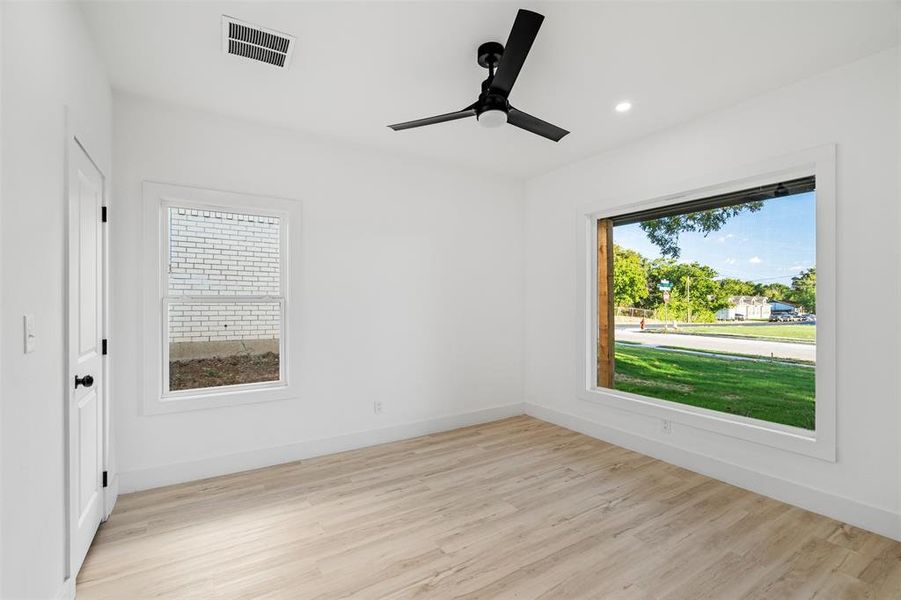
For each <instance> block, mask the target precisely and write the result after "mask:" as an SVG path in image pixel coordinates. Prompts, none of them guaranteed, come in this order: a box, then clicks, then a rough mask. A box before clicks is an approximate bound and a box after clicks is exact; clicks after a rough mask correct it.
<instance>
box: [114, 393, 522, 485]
mask: <svg viewBox="0 0 901 600" xmlns="http://www.w3.org/2000/svg"><path fill="white" fill-rule="evenodd" d="M521 414H523V405H522V404H521V403H519V402H517V403H513V404H506V405H503V406H495V407H492V408H486V409H482V410H476V411H471V412H466V413H459V414H455V415H446V416H441V417H436V418H433V419H426V420H423V421H415V422H412V423H402V424H399V425H392V426H389V427H383V428H379V429H370V430H367V431H358V432H354V433H348V434H344V435H340V436H336V437H330V438H322V439H315V440H305V441H302V442H297V443H294V444H289V445H286V446H278V447H273V448H259V449H256V450H249V451H247V452H241V453H237V454H229V455H226V456H216V457H211V458H205V459H201V460H196V461H190V462H182V463H175V464H170V465H161V466H158V467H151V468H147V469H138V470H134V471H122V472H120V473H119V474H118V478H117V485H118V489H119V491H120V492H121V493H123V494H127V493H130V492H136V491H140V490H147V489H151V488H156V487H162V486H165V485H172V484H176V483H184V482H187V481H196V480H198V479H205V478H207V477H216V476H218V475H227V474H230V473H237V472H240V471H247V470H249V469H258V468H260V467H268V466H272V465H277V464H281V463H286V462H292V461H295V460H302V459H305V458H312V457H314V456H322V455H325V454H334V453H335V452H343V451H345V450H355V449H357V448H366V447H368V446H374V445H376V444H384V443H386V442H396V441H399V440H405V439H410V438H414V437H418V436H421V435H428V434H430V433H437V432H440V431H448V430H451V429H458V428H460V427H467V426H469V425H477V424H479V423H487V422H490V421H497V420H499V419H505V418H507V417H513V416H517V415H521Z"/></svg>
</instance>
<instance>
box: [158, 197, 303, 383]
mask: <svg viewBox="0 0 901 600" xmlns="http://www.w3.org/2000/svg"><path fill="white" fill-rule="evenodd" d="M162 216H163V219H164V221H165V223H164V227H165V230H166V242H167V250H168V252H167V259H168V262H167V265H166V266H167V268H166V270H165V271H166V272H165V277H166V282H165V286H166V295H165V298H164V301H163V313H164V315H163V316H164V318H165V322H166V328H165V334H166V340H165V343H164V345H163V348H164V350H165V351H166V352H167V354H168V360H166V361H164V363H163V366H164V368H165V369H166V371H167V372H166V375H165V376H164V378H163V383H164V386H165V387H164V389H165V391H166V393H167V394H177V393H179V392H192V393H196V392H198V391H201V390H213V391H215V390H216V389H218V388H222V387H226V386H257V387H258V386H267V385H272V384H278V383H281V382H282V381H283V380H284V377H283V371H282V368H281V360H280V358H281V354H282V338H283V337H284V336H283V332H282V321H283V314H284V311H285V295H284V292H283V289H282V276H281V264H282V261H281V252H280V242H281V237H282V236H281V227H282V218H281V217H279V216H277V215H272V214H266V213H251V212H249V211H247V210H244V211H241V212H231V211H224V210H208V209H199V208H195V207H191V206H179V205H178V204H168V205H167V206H165V210H164V211H163V213H162Z"/></svg>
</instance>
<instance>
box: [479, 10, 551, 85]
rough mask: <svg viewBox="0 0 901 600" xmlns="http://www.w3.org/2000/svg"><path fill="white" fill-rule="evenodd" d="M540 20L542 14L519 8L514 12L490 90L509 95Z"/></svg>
mask: <svg viewBox="0 0 901 600" xmlns="http://www.w3.org/2000/svg"><path fill="white" fill-rule="evenodd" d="M542 21H544V15H539V14H538V13H536V12H532V11H530V10H523V9H520V10H519V12H518V13H516V20H515V21H514V22H513V29H511V30H510V37H509V38H508V39H507V45H506V46H504V54H503V56H501V63H500V64H499V65H498V66H497V73H495V75H494V79H493V80H492V81H491V86H490V88H489V89H490V90H491V91H492V92H494V93H495V94H501V95H503V96H504V97H505V98H506V97H507V96H509V95H510V90H511V89H512V88H513V84H514V83H516V78H517V77H518V76H519V71H520V69H522V65H523V63H524V62H526V57H527V56H528V55H529V50H530V49H531V48H532V42H534V41H535V36H536V35H538V28H539V27H541V22H542Z"/></svg>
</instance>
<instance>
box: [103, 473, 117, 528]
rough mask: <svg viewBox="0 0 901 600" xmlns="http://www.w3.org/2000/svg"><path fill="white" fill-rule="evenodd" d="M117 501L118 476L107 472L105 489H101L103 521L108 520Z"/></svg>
mask: <svg viewBox="0 0 901 600" xmlns="http://www.w3.org/2000/svg"><path fill="white" fill-rule="evenodd" d="M118 499H119V474H118V473H113V472H111V471H107V481H106V487H105V488H104V489H103V520H104V521H106V520H107V519H109V516H110V515H111V514H113V509H114V508H115V507H116V501H117V500H118Z"/></svg>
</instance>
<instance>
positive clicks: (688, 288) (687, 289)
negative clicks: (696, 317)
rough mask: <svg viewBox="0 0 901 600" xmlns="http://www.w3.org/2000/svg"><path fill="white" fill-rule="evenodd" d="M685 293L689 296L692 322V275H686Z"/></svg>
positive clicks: (689, 312) (689, 311)
mask: <svg viewBox="0 0 901 600" xmlns="http://www.w3.org/2000/svg"><path fill="white" fill-rule="evenodd" d="M685 295H686V296H687V297H688V322H689V323H691V275H686V276H685Z"/></svg>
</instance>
